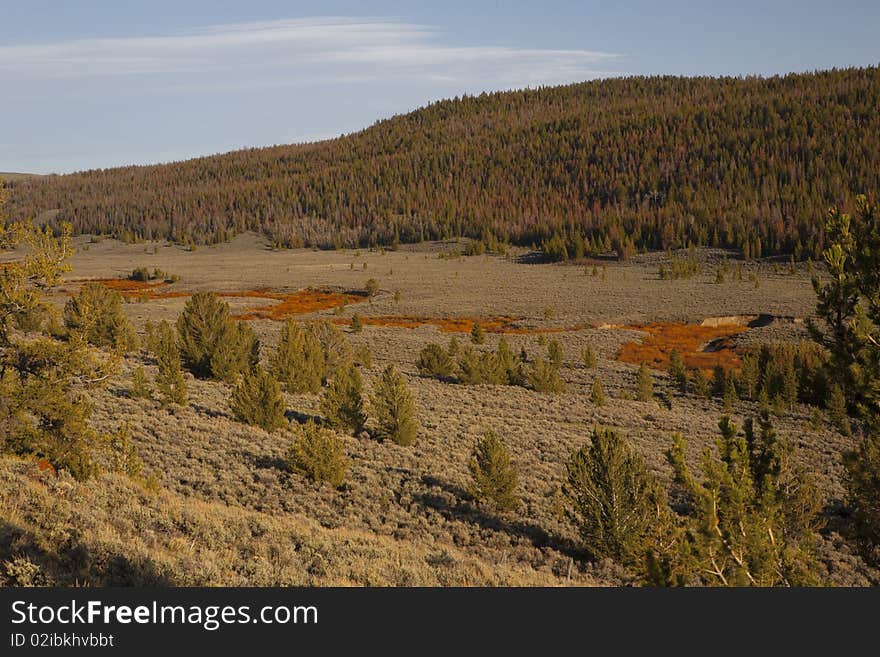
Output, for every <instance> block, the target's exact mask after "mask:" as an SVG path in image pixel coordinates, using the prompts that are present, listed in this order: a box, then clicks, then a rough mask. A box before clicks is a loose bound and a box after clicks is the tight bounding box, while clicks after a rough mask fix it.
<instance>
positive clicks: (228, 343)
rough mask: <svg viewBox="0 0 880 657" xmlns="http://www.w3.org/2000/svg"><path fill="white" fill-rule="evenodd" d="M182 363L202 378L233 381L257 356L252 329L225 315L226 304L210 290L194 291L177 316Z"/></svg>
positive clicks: (227, 305)
mask: <svg viewBox="0 0 880 657" xmlns="http://www.w3.org/2000/svg"><path fill="white" fill-rule="evenodd" d="M177 332H178V335H179V338H180V353H181V356H182V358H183V362H184V365H186V367H187V369H189V370H190V371H191V372H192V373H193V374H195V375H196V376H198V377H202V378H216V379H221V380H224V381H233V380H234V379H235V378H236V377H237V376H238V375H240V374H241V373H242V372H243V371H244V370H246V369H248V368H250V367H253V366H254V365H256V363H257V362H258V360H259V342H258V341H257V339H256V336H255V335H254V332H253V330H252V329H251V328H250V327H249V326H247V325H246V324H243V323H242V322H237V323H236V322H234V321H232V320H231V319H230V317H229V304H227V303H226V302H225V301H221V300H220V299H219V298H218V297H217V295H216V294H214V293H213V292H196V293H195V294H194V295H193V296H192V297H190V299H189V301H187V303H186V306H185V307H184V309H183V312H182V313H181V314H180V317H178V318H177Z"/></svg>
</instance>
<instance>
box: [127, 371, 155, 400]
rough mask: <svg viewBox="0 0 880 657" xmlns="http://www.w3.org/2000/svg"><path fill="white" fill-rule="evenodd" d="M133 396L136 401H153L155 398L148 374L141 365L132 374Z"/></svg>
mask: <svg viewBox="0 0 880 657" xmlns="http://www.w3.org/2000/svg"><path fill="white" fill-rule="evenodd" d="M131 396H132V398H134V399H152V397H153V393H152V392H150V383H149V381H148V380H147V373H146V372H145V371H144V368H143V367H142V366H140V365H138V366H137V367H136V368H135V369H134V370H132V372H131Z"/></svg>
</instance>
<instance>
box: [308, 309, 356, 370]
mask: <svg viewBox="0 0 880 657" xmlns="http://www.w3.org/2000/svg"><path fill="white" fill-rule="evenodd" d="M307 328H308V330H309V331H311V332H312V333H313V334H314V335H315V337H316V338H318V342H319V343H320V344H321V351H322V352H323V354H324V376H323V382H326V381H327V379H329V378H330V377H332V376H333V375H334V374H335V373H336V370H337V369H338V368H339V367H346V366H348V364H349V363H350V362H351V361H352V352H351V345H350V344H349V343H348V340H347V339H346V338H345V334H343V332H342V331H341V330H339V327H338V326H336V325H335V324H333V323H331V322H328V321H327V320H324V319H322V320H318V321H315V322H310V323H309V324H308V325H307Z"/></svg>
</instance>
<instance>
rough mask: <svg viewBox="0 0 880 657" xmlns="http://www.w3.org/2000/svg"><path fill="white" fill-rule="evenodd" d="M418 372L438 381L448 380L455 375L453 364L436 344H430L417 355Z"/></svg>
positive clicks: (449, 357) (450, 358) (448, 356)
mask: <svg viewBox="0 0 880 657" xmlns="http://www.w3.org/2000/svg"><path fill="white" fill-rule="evenodd" d="M416 368H418V370H419V372H421V373H422V374H424V375H426V376H433V377H436V378H438V379H450V378H452V377H453V376H454V375H455V369H456V368H455V362H454V361H453V360H452V357H451V356H450V355H449V353H447V351H446V350H445V349H444V348H443V347H441V346H440V345H438V344H435V343H433V342H432V343H430V344H428V345H427V346H426V347H425V348H424V349H422V351H421V353H420V354H419V360H418V362H417V363H416Z"/></svg>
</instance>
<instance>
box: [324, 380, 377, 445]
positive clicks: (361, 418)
mask: <svg viewBox="0 0 880 657" xmlns="http://www.w3.org/2000/svg"><path fill="white" fill-rule="evenodd" d="M363 388H364V386H363V382H362V380H361V375H360V372H358V370H357V368H356V367H355V366H354V365H349V366H348V367H347V368H340V369H338V370H337V371H336V376H334V377H333V380H332V381H331V382H330V385H329V386H327V388H326V389H325V390H324V394H323V396H322V397H321V408H322V410H323V411H324V415H326V416H327V420H328V421H329V422H330V424H331V425H332V426H333V428H334V429H344V430H346V431H350V432H352V434H354V435H355V436H356V435H358V434H359V433H360V432H361V431H363V430H364V425H365V424H366V421H367V416H366V415H365V414H364V402H363Z"/></svg>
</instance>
